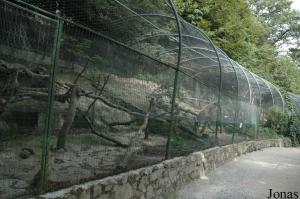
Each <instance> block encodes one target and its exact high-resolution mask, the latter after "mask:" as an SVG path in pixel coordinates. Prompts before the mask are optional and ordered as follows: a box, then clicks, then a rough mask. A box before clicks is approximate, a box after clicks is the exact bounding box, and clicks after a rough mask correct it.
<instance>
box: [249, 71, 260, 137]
mask: <svg viewBox="0 0 300 199" xmlns="http://www.w3.org/2000/svg"><path fill="white" fill-rule="evenodd" d="M249 73H250V74H251V75H252V77H253V79H254V80H255V83H256V85H257V87H258V92H259V113H258V114H259V117H258V124H257V126H258V128H257V131H256V132H255V139H256V140H257V139H258V135H259V133H260V116H261V112H262V111H261V110H262V107H261V96H262V95H261V88H260V86H259V83H258V81H257V79H256V77H255V76H254V74H253V73H252V72H250V71H249Z"/></svg>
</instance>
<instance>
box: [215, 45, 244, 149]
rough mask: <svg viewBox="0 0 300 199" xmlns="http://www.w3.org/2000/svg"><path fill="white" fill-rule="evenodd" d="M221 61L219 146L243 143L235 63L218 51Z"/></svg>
mask: <svg viewBox="0 0 300 199" xmlns="http://www.w3.org/2000/svg"><path fill="white" fill-rule="evenodd" d="M218 54H219V59H220V62H221V66H222V82H221V96H220V103H221V131H220V134H219V135H218V137H217V138H218V144H219V145H227V144H230V143H232V142H233V141H234V139H235V140H236V141H241V137H240V136H239V135H234V134H236V132H237V130H238V129H237V128H238V124H237V119H238V111H239V109H240V107H239V98H238V77H237V73H236V70H235V67H234V66H233V62H232V61H231V60H230V59H229V58H228V57H227V55H226V54H225V53H224V52H223V51H221V50H220V49H218Z"/></svg>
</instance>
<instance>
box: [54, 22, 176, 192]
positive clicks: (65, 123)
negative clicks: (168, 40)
mask: <svg viewBox="0 0 300 199" xmlns="http://www.w3.org/2000/svg"><path fill="white" fill-rule="evenodd" d="M63 30H64V31H63V36H62V46H61V50H60V52H61V53H60V61H59V68H58V69H57V73H56V80H57V81H56V83H57V85H58V88H57V90H56V91H57V95H58V96H61V99H60V100H64V101H65V102H64V104H65V106H66V108H65V109H64V111H62V112H61V113H60V114H56V117H57V118H59V119H58V120H59V121H60V122H59V125H60V126H59V127H58V128H57V129H56V130H55V131H54V132H53V135H52V136H51V138H50V140H53V142H54V145H53V150H52V151H51V154H50V159H51V160H49V162H50V163H49V165H50V166H49V167H50V170H51V172H50V176H49V181H50V182H51V185H52V186H49V189H57V188H60V187H61V186H62V185H63V186H66V185H71V184H76V183H79V182H83V181H87V180H91V179H96V178H102V177H105V176H109V175H113V174H116V173H119V172H124V171H127V170H130V169H135V168H140V167H143V166H147V165H151V164H154V163H157V162H160V161H162V160H163V159H164V157H165V147H166V141H167V133H168V129H169V117H170V115H169V112H170V100H171V95H172V90H173V82H174V74H175V73H174V70H173V68H171V67H168V66H166V65H163V64H161V63H159V62H156V61H154V60H151V59H149V58H147V57H145V56H143V55H141V54H138V53H136V52H135V51H132V50H129V49H128V48H125V47H122V46H120V45H117V44H116V43H114V42H111V41H110V40H107V39H105V38H102V37H100V36H99V35H97V34H95V33H92V32H90V31H88V30H83V29H79V28H77V27H74V26H73V25H72V24H68V23H65V24H64V29H63Z"/></svg>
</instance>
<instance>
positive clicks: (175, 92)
mask: <svg viewBox="0 0 300 199" xmlns="http://www.w3.org/2000/svg"><path fill="white" fill-rule="evenodd" d="M169 3H170V6H171V7H172V10H173V12H174V15H175V17H176V22H177V28H178V36H179V39H178V46H179V47H178V57H177V68H176V70H175V77H174V87H173V95H172V101H171V115H170V120H171V121H170V122H171V123H170V128H169V132H168V140H167V145H166V155H165V158H166V159H169V158H170V147H171V138H172V135H173V133H174V125H175V124H174V119H175V116H174V114H175V113H174V112H175V103H176V96H177V90H178V76H179V67H180V63H181V52H182V51H181V50H182V33H181V25H180V21H179V16H178V13H177V11H176V8H175V6H174V4H173V2H172V0H169Z"/></svg>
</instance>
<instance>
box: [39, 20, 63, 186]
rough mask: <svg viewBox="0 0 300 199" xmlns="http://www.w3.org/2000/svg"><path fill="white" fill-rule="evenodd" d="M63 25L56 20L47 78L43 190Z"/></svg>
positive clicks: (46, 172) (42, 171) (42, 173)
mask: <svg viewBox="0 0 300 199" xmlns="http://www.w3.org/2000/svg"><path fill="white" fill-rule="evenodd" d="M62 29H63V23H62V21H61V20H60V19H58V20H57V25H56V31H55V37H54V41H53V42H54V45H53V53H52V59H51V70H50V74H49V76H50V78H49V86H48V87H49V91H48V106H47V115H46V120H45V129H44V134H43V150H42V165H41V188H42V189H44V187H45V186H46V182H47V175H48V158H49V153H48V152H49V135H50V133H51V131H52V129H51V122H52V118H53V101H54V97H55V76H56V68H57V64H58V59H59V50H60V45H61V36H62Z"/></svg>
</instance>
